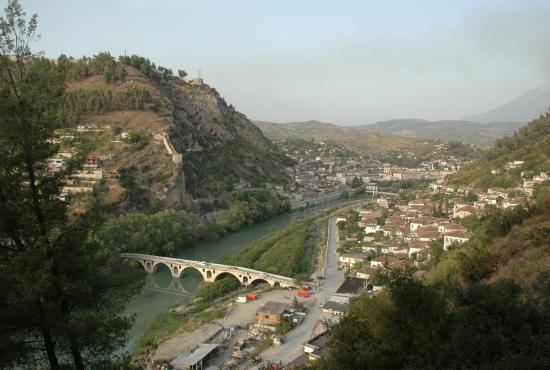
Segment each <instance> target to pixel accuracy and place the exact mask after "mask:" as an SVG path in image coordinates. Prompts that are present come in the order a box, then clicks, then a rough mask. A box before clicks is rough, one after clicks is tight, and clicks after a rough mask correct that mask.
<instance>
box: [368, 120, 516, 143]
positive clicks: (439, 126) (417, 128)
mask: <svg viewBox="0 0 550 370" xmlns="http://www.w3.org/2000/svg"><path fill="white" fill-rule="evenodd" d="M521 126H523V123H519V122H492V123H488V124H485V125H484V124H480V123H476V122H472V121H455V120H444V121H435V122H434V121H426V120H422V119H395V120H390V121H381V122H377V123H375V124H372V125H364V126H363V127H365V128H368V129H370V130H373V131H376V132H380V133H385V134H392V135H399V136H407V137H414V138H430V139H444V140H456V141H461V142H463V143H468V144H475V145H479V146H492V145H494V143H495V140H496V139H498V138H500V137H503V136H508V135H511V134H512V133H513V132H514V131H515V130H516V129H518V128H519V127H521Z"/></svg>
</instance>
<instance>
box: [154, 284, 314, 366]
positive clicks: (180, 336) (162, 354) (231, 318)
mask: <svg viewBox="0 0 550 370" xmlns="http://www.w3.org/2000/svg"><path fill="white" fill-rule="evenodd" d="M297 292H298V291H297V290H272V291H269V292H265V293H260V294H259V297H258V299H257V300H255V301H249V302H248V303H236V302H235V301H234V299H232V303H230V308H229V309H228V310H227V312H226V314H225V316H224V318H222V319H218V320H216V321H214V322H211V323H208V324H205V325H202V326H201V327H199V328H198V329H196V330H194V331H192V332H179V333H177V334H174V335H172V336H170V337H169V338H167V339H166V340H165V341H163V342H162V343H160V344H159V346H158V348H157V350H156V351H155V354H154V355H153V356H152V359H153V360H163V361H170V360H172V359H174V358H175V357H177V356H178V355H179V354H180V353H181V352H184V351H189V350H191V349H193V348H194V347H195V346H196V345H198V344H200V343H204V342H205V341H207V340H208V339H209V338H210V337H211V336H212V335H214V334H215V333H216V332H217V331H219V330H220V329H221V328H223V327H224V326H237V325H239V326H241V327H246V326H247V325H248V324H252V323H254V322H255V321H256V310H258V308H260V307H261V306H262V305H264V304H265V303H266V302H268V301H275V302H285V303H288V304H291V303H292V301H293V300H294V297H296V293H297ZM298 301H299V302H301V303H305V304H306V305H308V306H312V305H314V304H315V303H316V298H315V296H313V297H309V298H298Z"/></svg>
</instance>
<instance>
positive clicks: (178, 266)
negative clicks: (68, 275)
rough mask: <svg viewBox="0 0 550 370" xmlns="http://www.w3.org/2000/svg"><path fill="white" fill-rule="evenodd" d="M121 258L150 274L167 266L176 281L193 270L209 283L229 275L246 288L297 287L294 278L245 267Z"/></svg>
mask: <svg viewBox="0 0 550 370" xmlns="http://www.w3.org/2000/svg"><path fill="white" fill-rule="evenodd" d="M120 257H121V258H122V259H123V260H125V261H128V260H135V261H138V262H139V263H140V264H141V265H142V266H143V268H144V269H145V271H147V272H148V273H149V274H153V273H155V271H156V270H157V268H158V266H159V265H161V264H162V265H165V266H166V267H168V269H169V270H170V273H171V274H172V277H173V278H176V279H178V278H180V276H181V274H182V273H183V271H184V270H186V269H188V268H191V269H195V270H197V271H198V272H200V273H201V275H202V277H203V278H204V281H208V282H213V281H216V280H217V279H218V278H220V277H223V276H225V275H228V274H229V275H233V276H234V277H236V278H237V279H238V280H239V281H240V282H241V284H243V285H245V286H248V285H251V284H253V283H255V282H260V281H263V282H267V283H268V284H269V285H270V286H272V287H281V288H289V287H293V288H296V287H297V285H296V283H295V282H294V279H292V278H289V277H286V276H281V275H275V274H270V273H267V272H262V271H257V270H252V269H249V268H245V267H238V266H231V265H222V264H219V263H210V262H198V261H192V260H184V259H179V258H170V257H160V256H152V255H148V254H139V253H121V254H120Z"/></svg>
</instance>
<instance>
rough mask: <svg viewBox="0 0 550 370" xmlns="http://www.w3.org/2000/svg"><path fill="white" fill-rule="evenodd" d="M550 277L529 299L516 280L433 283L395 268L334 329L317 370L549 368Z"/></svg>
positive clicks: (544, 278) (544, 277)
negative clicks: (383, 283) (378, 288)
mask: <svg viewBox="0 0 550 370" xmlns="http://www.w3.org/2000/svg"><path fill="white" fill-rule="evenodd" d="M549 303H550V276H549V275H548V274H542V275H541V276H540V278H539V280H538V281H537V285H536V287H534V293H533V294H531V295H528V296H526V295H525V294H523V292H522V291H521V289H520V288H519V286H518V285H516V284H515V283H514V282H513V281H510V280H504V281H499V282H495V283H483V282H476V283H473V284H471V285H467V286H443V287H442V286H430V285H425V284H424V283H422V282H421V281H418V280H416V279H414V278H412V277H411V275H410V274H408V273H406V272H393V274H392V275H391V278H390V282H389V284H388V286H387V290H386V291H385V293H383V294H380V295H378V296H376V297H374V298H370V297H368V296H366V295H365V296H361V297H359V298H358V299H357V300H356V301H355V302H353V304H352V307H351V311H350V312H349V315H348V316H346V317H345V318H344V319H342V321H341V322H340V323H339V324H337V325H334V326H331V327H330V328H329V334H330V336H331V339H330V343H329V347H328V353H326V354H325V355H323V358H322V360H320V361H318V362H315V363H314V364H312V365H311V366H310V367H309V368H311V369H546V368H548V367H549V366H550V306H549Z"/></svg>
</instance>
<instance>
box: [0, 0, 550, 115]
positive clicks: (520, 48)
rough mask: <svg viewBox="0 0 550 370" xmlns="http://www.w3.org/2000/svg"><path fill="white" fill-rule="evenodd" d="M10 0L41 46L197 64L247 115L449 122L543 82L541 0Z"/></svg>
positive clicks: (546, 34) (545, 6)
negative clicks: (35, 19) (30, 21)
mask: <svg viewBox="0 0 550 370" xmlns="http://www.w3.org/2000/svg"><path fill="white" fill-rule="evenodd" d="M21 1H22V4H23V7H24V8H25V9H26V10H27V13H38V15H39V31H40V34H41V35H42V40H41V41H39V42H38V44H37V45H36V46H37V48H38V49H40V50H43V51H44V52H45V53H46V55H47V56H49V57H57V56H58V55H59V54H61V53H65V54H67V55H72V56H75V57H79V56H82V55H93V54H95V53H97V52H98V51H110V52H111V53H112V54H113V55H120V54H124V52H126V53H127V54H139V55H143V56H146V57H148V58H150V59H151V60H152V61H154V62H155V63H157V64H160V65H163V66H167V67H171V68H173V69H174V70H177V69H179V68H181V69H185V70H186V71H187V72H188V73H189V74H190V75H191V76H194V75H196V74H197V71H198V70H199V69H201V70H202V75H203V77H204V79H205V81H206V82H207V83H208V84H210V85H212V86H213V87H215V88H216V89H218V91H219V92H220V93H221V94H222V95H223V96H224V97H225V98H226V100H227V101H228V102H229V103H232V104H233V105H235V107H236V108H237V109H238V110H240V111H242V112H243V113H245V114H247V115H248V116H249V117H250V118H252V119H262V120H272V121H277V122H284V121H300V120H310V119H317V120H323V121H328V122H335V123H349V124H355V123H374V122H376V121H378V120H386V119H393V118H408V117H415V118H425V119H434V120H435V119H458V118H462V117H465V116H468V115H471V114H475V113H479V112H482V111H485V110H489V109H491V108H494V107H495V106H498V105H500V104H502V103H505V102H506V101H508V100H510V99H512V98H514V97H516V96H517V95H519V94H521V93H523V92H524V91H525V90H527V89H530V88H534V87H538V86H540V85H543V84H547V83H549V82H550V44H549V40H550V1H549V0H541V1H537V0H533V1H530V0H517V1H506V0H493V1H488V0H472V1H466V0H460V1H457V0H454V1H444V0H437V1H436V0H434V1H412V0H410V1H409V0H403V1H387V0H386V1H366V0H364V1H359V0H358V1H343V0H338V1H336V0H334V1H322V0H310V1H306V0H276V1H275V0H273V1H267V0H255V1H252V0H250V1H244V0H217V1H210V0H196V1H184V0H147V1H146V0H91V1H90V0H21ZM6 3H7V1H6V0H0V4H2V7H4V6H5V4H6Z"/></svg>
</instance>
